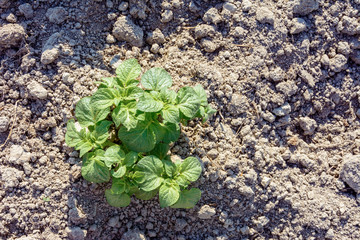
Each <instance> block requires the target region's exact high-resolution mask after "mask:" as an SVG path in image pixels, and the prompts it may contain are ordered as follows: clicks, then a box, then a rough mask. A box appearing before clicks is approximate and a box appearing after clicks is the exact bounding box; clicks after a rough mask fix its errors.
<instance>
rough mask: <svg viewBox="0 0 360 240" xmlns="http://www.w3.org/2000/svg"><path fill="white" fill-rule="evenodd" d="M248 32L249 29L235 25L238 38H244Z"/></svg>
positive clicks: (235, 33)
mask: <svg viewBox="0 0 360 240" xmlns="http://www.w3.org/2000/svg"><path fill="white" fill-rule="evenodd" d="M247 32H248V31H247V30H245V29H244V28H242V27H240V26H238V27H235V29H234V36H235V37H238V38H244V37H246V34H247Z"/></svg>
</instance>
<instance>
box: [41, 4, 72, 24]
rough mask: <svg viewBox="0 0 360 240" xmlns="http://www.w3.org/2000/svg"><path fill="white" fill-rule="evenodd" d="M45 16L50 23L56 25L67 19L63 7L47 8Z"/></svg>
mask: <svg viewBox="0 0 360 240" xmlns="http://www.w3.org/2000/svg"><path fill="white" fill-rule="evenodd" d="M45 15H46V17H47V18H48V19H49V21H50V22H52V23H56V24H61V23H62V22H64V21H65V20H66V18H67V13H66V10H65V8H63V7H55V8H49V9H48V10H47V11H46V14H45Z"/></svg>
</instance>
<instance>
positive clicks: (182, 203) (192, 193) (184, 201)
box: [171, 188, 201, 208]
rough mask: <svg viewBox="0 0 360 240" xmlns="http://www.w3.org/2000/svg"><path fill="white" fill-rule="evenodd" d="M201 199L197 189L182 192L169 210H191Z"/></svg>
mask: <svg viewBox="0 0 360 240" xmlns="http://www.w3.org/2000/svg"><path fill="white" fill-rule="evenodd" d="M200 198H201V191H200V189H198V188H192V189H190V190H183V191H182V192H181V193H180V197H179V200H178V201H177V202H176V203H175V204H174V205H172V206H171V208H193V207H195V205H196V203H197V202H198V201H199V200H200Z"/></svg>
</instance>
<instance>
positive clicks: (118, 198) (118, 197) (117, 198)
mask: <svg viewBox="0 0 360 240" xmlns="http://www.w3.org/2000/svg"><path fill="white" fill-rule="evenodd" d="M105 197H106V200H107V202H108V203H109V205H110V206H113V207H126V206H129V204H130V202H131V199H130V196H129V195H128V194H126V193H120V194H115V193H112V192H111V190H110V189H106V190H105Z"/></svg>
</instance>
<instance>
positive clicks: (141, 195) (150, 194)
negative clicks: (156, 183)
mask: <svg viewBox="0 0 360 240" xmlns="http://www.w3.org/2000/svg"><path fill="white" fill-rule="evenodd" d="M157 193H158V189H155V190H152V191H150V192H145V191H143V190H141V189H138V190H137V191H136V192H135V197H136V198H138V199H141V200H150V199H152V198H153V197H155V196H156V194H157Z"/></svg>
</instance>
